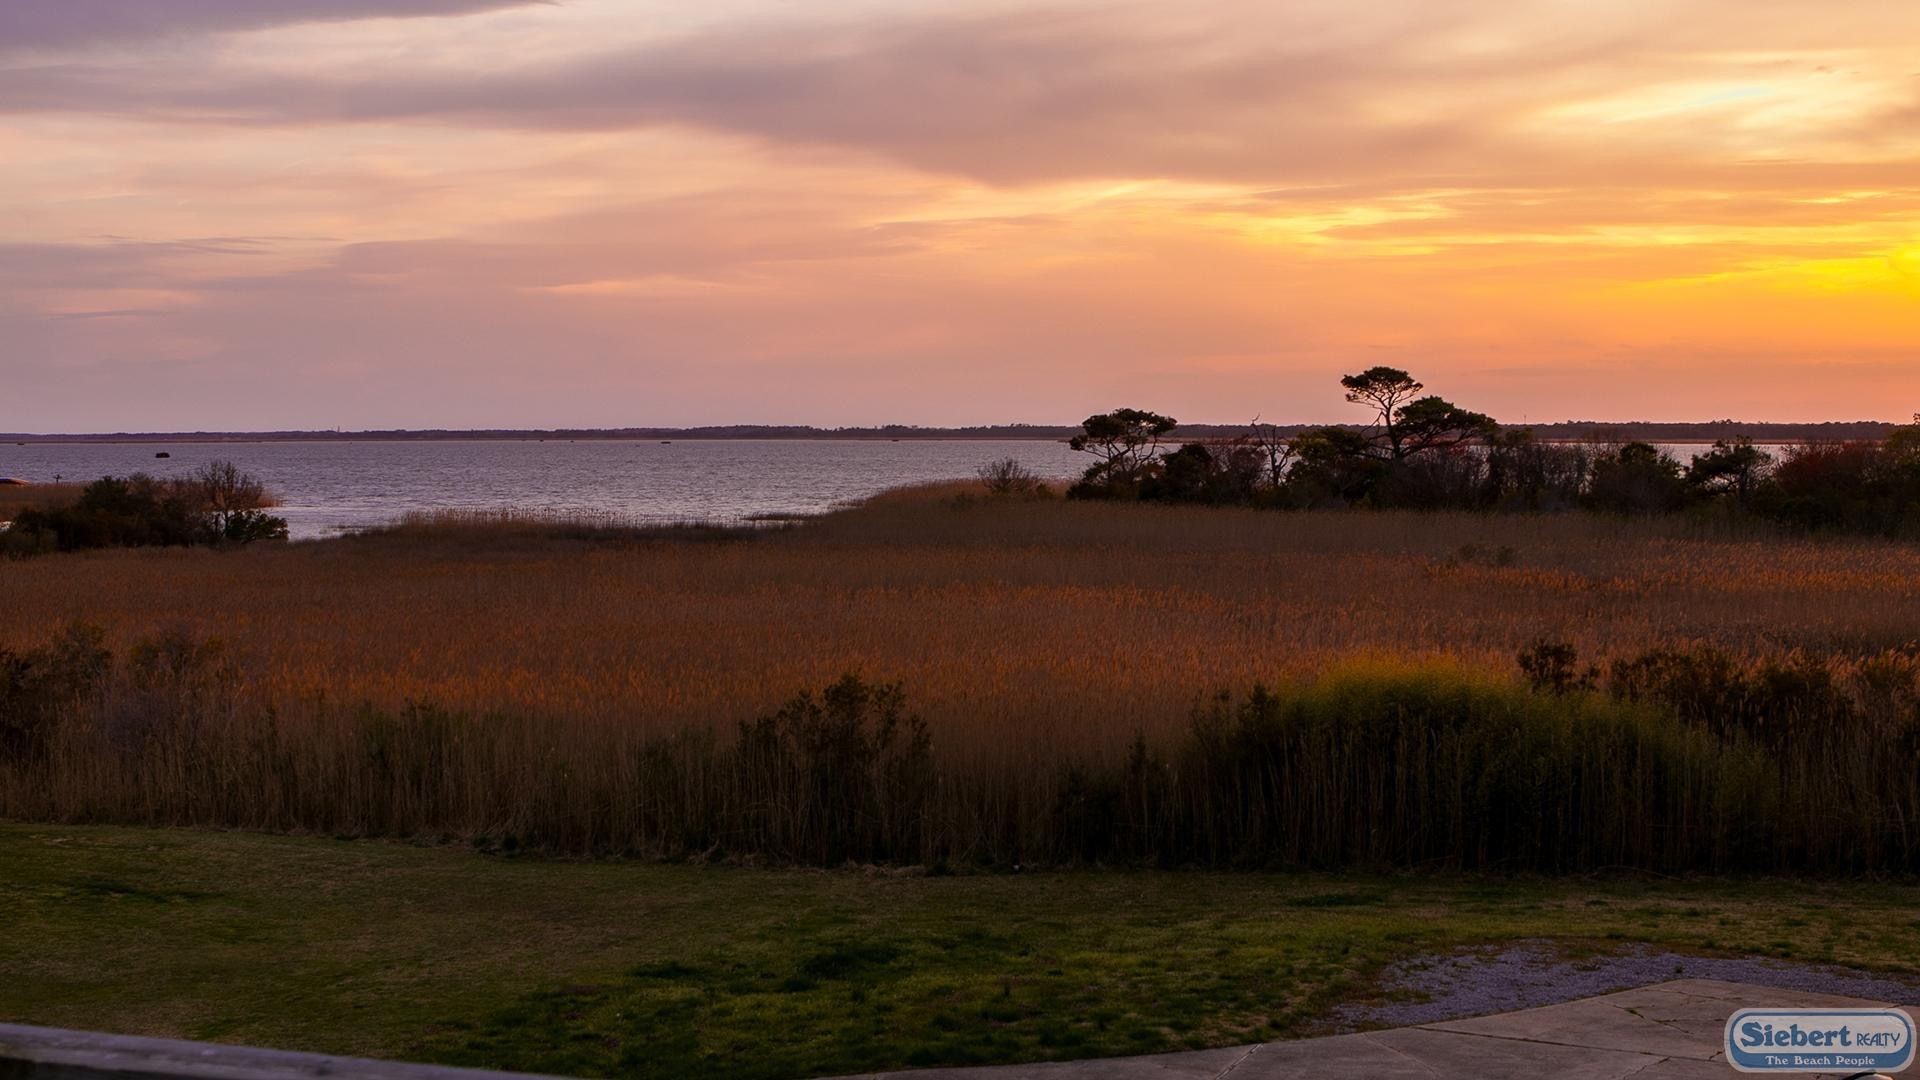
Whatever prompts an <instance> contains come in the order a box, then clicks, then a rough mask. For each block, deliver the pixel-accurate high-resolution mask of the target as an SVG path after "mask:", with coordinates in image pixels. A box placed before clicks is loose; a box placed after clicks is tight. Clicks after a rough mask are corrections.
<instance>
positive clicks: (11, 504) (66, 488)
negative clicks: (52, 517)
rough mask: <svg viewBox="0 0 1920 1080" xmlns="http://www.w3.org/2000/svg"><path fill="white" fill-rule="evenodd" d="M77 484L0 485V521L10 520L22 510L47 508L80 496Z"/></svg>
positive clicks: (71, 500) (56, 506)
mask: <svg viewBox="0 0 1920 1080" xmlns="http://www.w3.org/2000/svg"><path fill="white" fill-rule="evenodd" d="M80 488H81V485H79V484H24V485H21V484H5V485H0V521H11V520H13V516H14V515H15V514H17V513H19V512H20V511H22V510H49V509H55V508H58V507H62V506H65V505H67V504H68V503H71V502H73V501H74V500H75V499H78V498H79V497H80Z"/></svg>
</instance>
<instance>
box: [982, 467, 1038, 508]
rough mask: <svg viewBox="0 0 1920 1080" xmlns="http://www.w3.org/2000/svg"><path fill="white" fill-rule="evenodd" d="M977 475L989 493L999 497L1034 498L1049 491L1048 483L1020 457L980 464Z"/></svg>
mask: <svg viewBox="0 0 1920 1080" xmlns="http://www.w3.org/2000/svg"><path fill="white" fill-rule="evenodd" d="M975 475H977V476H979V478H980V483H981V485H982V486H983V487H985V488H986V489H987V494H989V495H993V496H996V497H999V498H1010V499H1032V498H1037V497H1038V496H1041V495H1045V494H1046V493H1047V485H1046V484H1045V483H1043V482H1042V481H1041V479H1040V477H1039V476H1038V475H1036V474H1035V473H1034V471H1033V470H1032V469H1029V468H1027V467H1026V466H1025V465H1023V464H1021V463H1020V459H1019V458H1001V459H999V460H998V461H990V462H988V463H987V464H985V465H982V466H980V469H979V471H978V472H977V473H976V474H975Z"/></svg>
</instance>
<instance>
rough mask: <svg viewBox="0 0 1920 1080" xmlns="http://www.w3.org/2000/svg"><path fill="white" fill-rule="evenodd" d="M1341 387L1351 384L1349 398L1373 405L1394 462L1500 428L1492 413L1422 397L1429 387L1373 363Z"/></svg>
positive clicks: (1387, 453) (1375, 424) (1389, 457)
mask: <svg viewBox="0 0 1920 1080" xmlns="http://www.w3.org/2000/svg"><path fill="white" fill-rule="evenodd" d="M1340 385H1341V386H1344V387H1346V388H1347V400H1348V401H1351V402H1353V403H1354V404H1356V405H1368V406H1371V407H1372V408H1373V410H1374V419H1373V423H1372V426H1373V427H1374V428H1376V429H1378V438H1379V440H1380V441H1381V442H1382V444H1383V446H1382V449H1383V450H1384V452H1385V456H1386V458H1387V460H1388V461H1391V462H1393V463H1395V464H1398V463H1400V462H1403V461H1405V460H1407V459H1408V458H1410V457H1413V456H1414V455H1416V454H1424V453H1427V452H1430V451H1436V450H1450V449H1453V448H1454V447H1458V446H1465V445H1467V444H1468V443H1472V442H1476V441H1479V440H1482V439H1485V438H1487V437H1488V436H1490V435H1492V434H1493V433H1494V432H1495V431H1496V430H1498V429H1499V426H1500V425H1499V424H1497V423H1495V422H1494V419H1493V418H1492V417H1491V416H1488V415H1486V414H1485V413H1477V412H1473V411H1472V410H1470V409H1463V408H1461V407H1459V406H1458V405H1455V404H1454V403H1453V402H1451V401H1448V400H1447V399H1445V398H1442V397H1435V396H1433V395H1431V394H1429V395H1427V396H1426V397H1421V396H1419V395H1420V391H1422V390H1424V389H1426V385H1425V384H1424V383H1422V382H1420V380H1418V379H1416V378H1414V377H1413V376H1411V375H1409V374H1407V373H1406V372H1404V371H1402V370H1400V369H1399V368H1391V367H1371V368H1368V369H1367V370H1365V371H1363V372H1361V373H1359V374H1358V375H1346V376H1342V377H1341V379H1340Z"/></svg>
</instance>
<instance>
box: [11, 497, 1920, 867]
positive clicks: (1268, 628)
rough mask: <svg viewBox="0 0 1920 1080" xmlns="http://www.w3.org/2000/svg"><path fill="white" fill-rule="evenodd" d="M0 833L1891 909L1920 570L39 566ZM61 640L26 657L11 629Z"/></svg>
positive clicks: (836, 554) (960, 507) (1579, 565)
mask: <svg viewBox="0 0 1920 1080" xmlns="http://www.w3.org/2000/svg"><path fill="white" fill-rule="evenodd" d="M33 568H34V572H33V573H32V574H30V575H21V574H17V573H16V574H12V575H11V576H10V580H9V581H8V591H9V599H10V601H12V602H11V603H10V604H9V605H7V607H6V608H5V610H0V648H4V649H5V650H6V651H5V652H4V653H3V654H0V670H3V671H4V672H5V673H6V674H5V681H4V683H0V686H4V696H0V733H3V734H4V740H0V817H6V818H11V819H15V820H22V821H48V822H69V823H119V824H145V825H189V826H203V827H214V828H239V829H249V830H262V831H283V832H297V833H299V832H304V833H319V834H325V835H342V836H394V837H408V838H415V839H429V840H434V839H444V840H455V841H458V842H461V843H466V844H471V845H473V846H475V847H478V848H481V849H483V850H509V851H511V850H538V851H547V852H553V853H559V854H574V855H630V856H636V857H643V858H648V859H664V860H694V861H729V862H748V863H771V864H804V865H828V866H831V865H841V864H844V863H849V862H853V863H888V864H898V865H915V866H921V867H927V868H931V869H934V870H936V871H938V870H941V869H960V868H981V869H989V870H992V869H1001V870H1004V869H1008V868H1011V867H1015V866H1033V865H1048V866H1071V865H1146V866H1162V867H1214V868H1318V869H1362V868H1374V869H1378V868H1398V869H1414V870H1441V869H1467V870H1486V871H1501V872H1528V871H1531V872H1547V873H1561V872H1576V871H1590V870H1595V869H1599V868H1607V867H1631V868H1637V869H1641V870H1647V871H1654V872H1660V873H1688V872H1714V873H1769V874H1770V873H1798V874H1813V875H1832V876H1855V875H1861V874H1869V875H1885V874H1892V875H1909V874H1913V873H1915V872H1920V833H1916V831H1915V828H1914V826H1913V824H1912V823H1914V822H1916V821H1920V770H1916V769H1915V768H1914V762H1915V761H1916V760H1917V759H1920V646H1916V644H1915V643H1914V641H1913V637H1912V624H1911V619H1910V606H1909V600H1908V599H1907V598H1909V597H1911V596H1912V595H1913V594H1914V592H1915V591H1916V589H1917V588H1920V553H1917V552H1916V551H1915V550H1914V549H1913V548H1912V547H1911V546H1909V545H1903V544H1898V543H1894V542H1890V541H1885V540H1872V539H1858V538H1856V539H1838V538H1833V539H1823V538H1814V537H1805V536H1799V535H1795V534H1792V533H1788V532H1783V531H1781V530H1780V529H1778V528H1777V527H1774V526H1771V525H1768V524H1767V523H1765V522H1759V521H1754V520H1751V519H1729V518H1724V517H1704V518H1703V517H1700V516H1697V515H1667V516H1656V517H1639V518H1626V517H1608V516H1600V515H1589V514H1576V515H1540V514H1511V515H1487V514H1477V513H1466V512H1460V511H1426V512H1411V511H1394V510H1381V511H1366V512H1355V511H1350V510H1323V511H1314V510H1308V511H1301V512H1297V513H1284V514H1276V513H1271V512H1265V511H1259V510H1252V509H1247V508H1241V507H1204V508H1203V507H1195V506H1167V505H1156V504H1150V503H1134V502H1125V501H1116V500H1101V499H1095V500H1063V499H1058V498H1051V497H1046V496H1044V495H1034V496H1032V497H1022V496H999V497H996V496H992V495H989V494H987V488H986V486H985V485H983V484H980V483H965V484H953V485H947V486H944V487H935V488H928V489H916V490H907V491H899V492H893V493H889V494H887V495H884V496H880V497H877V498H875V499H872V500H869V501H868V502H866V503H864V504H862V505H860V506H858V507H855V508H853V509H849V510H846V511H842V512H838V513H834V514H830V515H827V516H825V517H822V518H818V519H815V520H812V521H809V522H806V523H803V524H801V525H799V526H795V527H786V528H779V529H766V530H751V529H715V528H706V529H698V528H696V529H633V528H629V527H624V526H620V525H617V524H609V523H597V524H596V523H593V522H586V523H566V522H552V521H542V520H540V519H515V518H512V517H507V518H481V519H475V518H471V517H468V518H461V517H451V518H445V519H437V520H436V519H432V518H426V519H417V520H415V521H412V522H410V523H405V524H402V525H400V526H398V527H396V528H393V529H389V530H383V531H379V532H375V533H370V534H365V535H358V536H350V537H346V538H342V539H339V540H329V541H320V542H315V543H311V544H302V545H292V546H288V545H253V546H250V547H248V548H246V549H245V550H239V551H231V552H227V553H212V552H204V551H200V552H196V551H163V550H148V551H138V550H126V551H108V552H97V553H91V554H88V555H85V556H60V557H56V558H52V559H46V560H40V561H37V562H36V563H34V564H33ZM62 626H65V627H68V629H66V630H64V631H60V632H58V633H51V632H50V630H49V628H56V627H62Z"/></svg>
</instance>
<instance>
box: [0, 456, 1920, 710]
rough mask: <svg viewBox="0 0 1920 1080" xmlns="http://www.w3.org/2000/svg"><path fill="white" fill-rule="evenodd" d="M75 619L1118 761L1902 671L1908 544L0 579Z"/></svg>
mask: <svg viewBox="0 0 1920 1080" xmlns="http://www.w3.org/2000/svg"><path fill="white" fill-rule="evenodd" d="M615 535H617V534H615ZM74 621H80V622H86V623H90V624H94V625H97V626H100V627H102V628H103V629H105V630H106V631H107V634H108V636H109V639H110V640H111V641H114V642H118V643H123V644H124V643H126V642H129V641H132V640H134V639H137V638H139V637H142V636H147V635H151V634H153V633H155V632H157V631H163V630H173V629H179V630H186V631H188V632H190V633H192V634H194V635H196V636H211V637H217V638H220V639H222V640H224V642H225V643H226V645H227V646H228V648H229V649H230V650H231V651H232V652H233V653H234V654H235V655H236V656H237V657H238V658H239V659H240V661H241V663H242V665H243V667H244V669H245V670H246V672H247V673H248V675H249V676H250V678H251V680H253V681H254V682H255V684H256V686H257V689H258V690H259V691H260V692H261V693H263V694H265V695H266V696H267V697H269V698H271V699H272V700H273V701H275V702H277V703H279V704H280V705H281V706H282V707H292V706H294V705H295V704H296V703H298V702H301V701H305V700H310V699H316V698H324V699H326V700H328V701H332V702H337V703H360V702H371V703H374V704H376V705H381V706H388V707H392V706H398V705H401V704H404V703H406V702H408V701H425V702H432V703H435V704H437V705H441V706H444V707H448V708H453V709H459V710H471V711H482V712H491V711H512V712H524V713H532V714H537V715H540V716H544V717H551V718H553V719H555V720H557V721H558V720H566V721H591V722H596V723H598V722H613V723H618V724H620V725H623V726H633V727H636V728H649V727H659V728H672V727H680V726H684V725H688V724H695V725H704V724H719V725H723V726H726V727H729V728H730V727H731V726H732V725H733V724H734V723H735V722H736V721H739V720H741V719H745V718H748V717H751V716H754V715H756V714H758V713H760V712H762V711H765V710H766V709H768V708H770V707H772V706H774V705H776V704H778V703H779V702H780V701H782V700H784V699H786V698H787V697H789V696H791V695H792V694H794V693H796V692H797V691H799V690H801V689H804V688H808V687H817V686H820V685H823V684H824V683H826V682H828V681H830V680H831V679H832V678H834V677H835V676H838V675H839V674H841V673H843V672H846V671H849V670H856V671H860V672H863V673H865V674H866V675H867V676H869V677H871V678H876V679H884V680H899V681H901V682H903V683H904V684H905V685H906V686H907V688H908V689H909V691H910V693H911V694H912V698H913V705H914V707H915V708H916V709H917V710H918V711H920V712H922V713H924V714H925V715H926V716H927V717H928V719H929V720H930V721H932V722H933V725H934V727H935V730H936V731H938V732H940V733H941V734H942V736H943V737H945V738H948V739H955V738H961V739H978V740H980V741H982V742H985V743H997V742H999V741H1001V740H1003V739H1005V738H1008V737H1013V736H1017V737H1019V738H1020V739H1021V740H1022V741H1031V740H1034V739H1044V738H1048V737H1053V736H1056V735H1059V736H1068V737H1073V738H1076V739H1078V738H1081V737H1084V736H1086V735H1088V734H1096V733H1111V734H1113V735H1114V736H1115V737H1116V738H1124V737H1130V736H1131V735H1132V734H1133V732H1134V730H1135V729H1137V728H1141V727H1145V728H1147V729H1149V730H1151V729H1152V728H1153V727H1155V726H1156V725H1160V724H1163V723H1166V722H1169V721H1172V722H1183V721H1184V720H1185V719H1186V717H1187V716H1188V714H1189V713H1190V712H1191V710H1192V707H1193V706H1194V704H1195V702H1196V701H1197V700H1199V699H1200V698H1201V697H1203V696H1204V695H1207V694H1210V693H1212V692H1214V691H1216V690H1219V689H1223V688H1238V687H1244V686H1247V685H1249V684H1251V683H1253V682H1255V681H1260V680H1265V681H1269V682H1271V681H1274V680H1278V679H1282V678H1284V677H1286V676H1288V675H1294V674H1306V673H1313V672H1317V671H1320V670H1324V669H1326V668H1327V667H1329V666H1331V665H1335V664H1340V663H1343V662H1348V661H1352V660H1354V659H1355V658H1356V657H1367V656H1394V657H1406V658H1435V657H1446V658H1451V659H1456V660H1459V661H1461V662H1463V663H1466V664H1470V665H1483V666H1486V667H1488V668H1490V669H1493V670H1497V671H1500V672H1503V673H1506V672H1511V671H1512V670H1513V657H1514V654H1515V652H1516V651H1517V650H1518V649H1519V648H1521V647H1522V646H1524V645H1526V644H1528V643H1530V642H1532V641H1534V640H1536V639H1538V638H1541V637H1543V636H1544V637H1549V638H1554V639H1561V640H1566V641H1569V642H1572V643H1573V644H1574V645H1576V646H1577V647H1579V649H1580V650H1581V652H1582V654H1583V655H1592V656H1595V657H1604V656H1608V655H1616V654H1623V653H1631V652H1638V651H1641V650H1644V649H1646V648H1648V647H1650V646H1652V645H1657V644H1678V643H1687V642H1711V643H1715V644H1718V645H1720V646H1722V647H1724V648H1726V649H1728V650H1730V651H1732V652H1735V653H1738V654H1753V655H1758V654H1776V653H1780V652H1783V651H1788V650H1793V649H1803V650H1808V651H1811V652H1815V653H1818V654H1822V655H1825V654H1828V653H1833V652H1846V653H1872V652H1877V651H1879V650H1884V649H1893V648H1902V647H1910V646H1912V645H1913V644H1914V641H1915V638H1916V636H1920V548H1915V547H1913V546H1911V545H1904V544H1896V543H1888V542H1878V541H1864V540H1854V541H1831V540H1817V541H1816V540H1797V539H1784V538H1780V537H1773V536H1747V537H1744V538H1740V537H1726V536H1716V535H1713V533H1712V530H1709V529H1705V528H1703V527H1702V526H1700V525H1698V524H1693V523H1689V522H1685V521H1679V520H1673V519H1664V520H1645V521H1633V522H1625V521H1612V520H1607V519H1602V518H1595V517H1590V516H1586V515H1568V516H1561V517H1542V518H1529V517H1481V516H1474V515H1464V514H1445V515H1423V514H1411V513H1408V514H1399V513H1319V514H1284V513H1271V512H1259V511H1242V510H1231V509H1222V510H1207V509H1195V508H1162V507H1153V506H1142V505H1103V504H1089V503H1064V502H1037V503H1014V504H1002V505H996V504H992V503H988V502H984V501H976V502H974V503H971V504H963V505H954V504H953V503H952V502H951V501H948V500H943V499H940V498H931V497H921V496H918V495H917V493H916V494H903V495H895V496H892V497H888V498H883V499H881V500H878V501H876V502H875V503H873V504H871V505H869V506H867V507H865V508H862V509H857V510H853V511H849V512H847V513H843V514H839V515H836V516H833V517H831V518H828V519H825V520H822V521H818V522H815V523H812V524H809V525H807V526H805V527H802V528H798V529H791V530H782V531H770V532H769V533H768V534H766V535H763V536H757V537H753V538H751V539H746V540H739V541H716V540H711V539H708V540H700V539H691V540H671V539H669V540H660V541H653V542H640V543H632V544H627V543H617V542H596V540H595V539H594V538H593V537H592V535H591V534H587V535H584V536H582V537H578V538H572V539H558V540H555V539H549V538H547V537H546V536H545V531H544V530H541V529H539V528H537V527H528V528H526V529H523V530H517V531H516V530H513V529H510V528H506V527H497V526H494V525H481V524H473V525H466V526H449V527H446V528H443V529H438V530H436V529H432V528H418V529H415V530H412V531H403V532H401V533H398V534H395V535H391V536H384V537H367V538H360V539H348V540H340V541H329V542H320V543H306V544H295V545H290V546H286V547H281V548H260V549H257V550H247V551H238V552H213V551H204V550H164V551H163V550H142V551H111V552H102V553H90V554H81V555H70V556H61V557H58V558H45V559H37V560H30V561H22V562H16V563H7V564H0V647H9V646H11V647H24V646H29V645H33V644H37V643H39V642H41V641H43V640H45V639H46V638H47V636H48V635H49V634H50V633H51V632H52V631H54V630H55V629H57V628H58V627H61V626H63V625H65V624H67V623H71V622H74Z"/></svg>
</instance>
